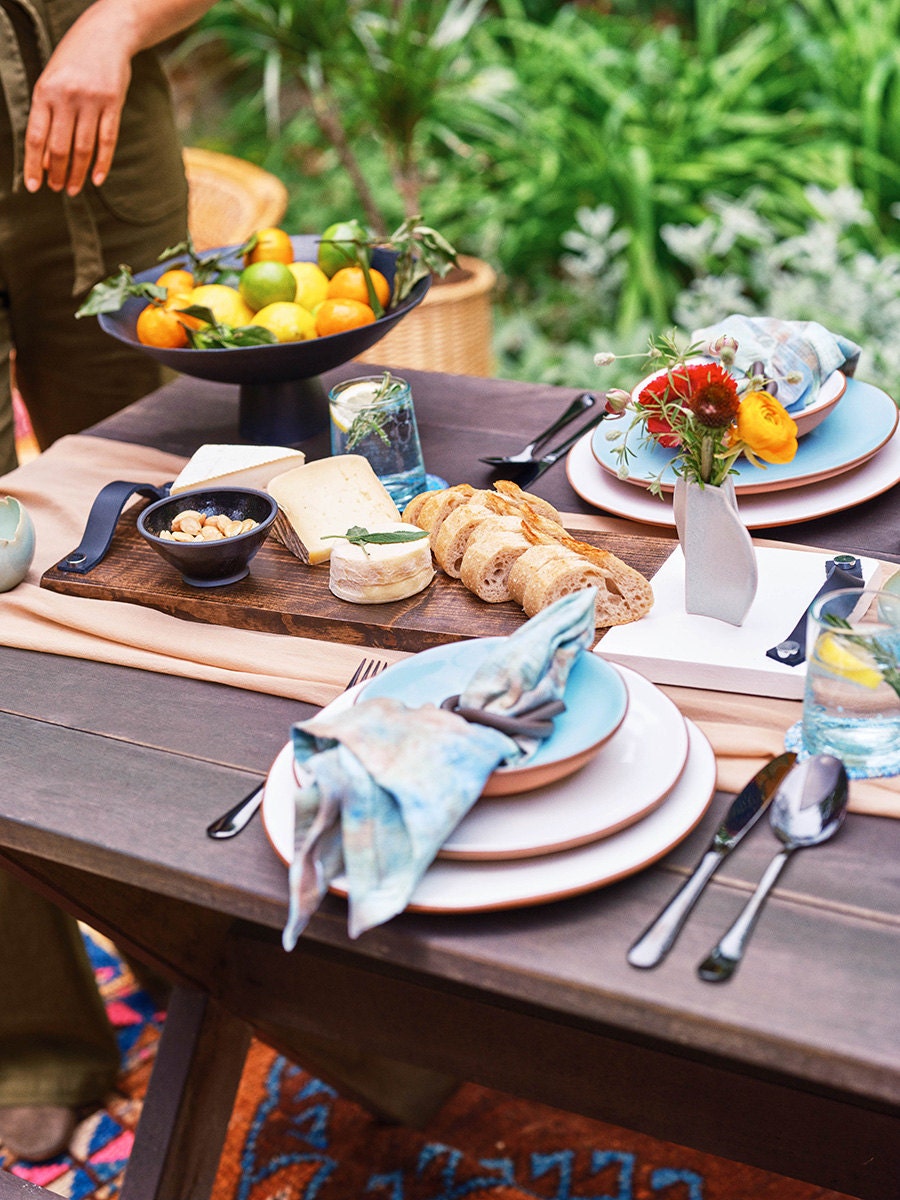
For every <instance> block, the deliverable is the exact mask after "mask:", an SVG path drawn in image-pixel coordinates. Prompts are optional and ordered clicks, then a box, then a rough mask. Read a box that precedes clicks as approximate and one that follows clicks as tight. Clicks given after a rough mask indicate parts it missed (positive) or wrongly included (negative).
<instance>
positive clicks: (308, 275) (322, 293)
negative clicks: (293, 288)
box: [288, 262, 328, 312]
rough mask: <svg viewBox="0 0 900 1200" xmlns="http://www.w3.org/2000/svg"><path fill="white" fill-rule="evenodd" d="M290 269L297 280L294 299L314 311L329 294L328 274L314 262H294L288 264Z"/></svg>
mask: <svg viewBox="0 0 900 1200" xmlns="http://www.w3.org/2000/svg"><path fill="white" fill-rule="evenodd" d="M288 270H289V271H290V273H291V274H292V275H293V277H294V279H295V280H296V281H297V294H296V295H295V296H294V300H295V301H296V302H297V303H298V304H302V305H303V307H304V308H308V309H309V311H310V312H312V310H313V309H314V308H315V307H316V305H317V304H321V303H322V301H323V300H324V299H325V297H326V295H327V294H328V276H327V275H326V274H325V272H324V271H323V270H322V268H321V267H320V266H319V265H318V263H314V262H292V263H289V264H288Z"/></svg>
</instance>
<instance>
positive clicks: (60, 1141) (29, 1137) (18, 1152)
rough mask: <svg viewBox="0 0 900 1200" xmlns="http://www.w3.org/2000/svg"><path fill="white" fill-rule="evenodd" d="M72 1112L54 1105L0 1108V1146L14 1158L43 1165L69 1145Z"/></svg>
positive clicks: (72, 1121)
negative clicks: (1, 1144) (0, 1143)
mask: <svg viewBox="0 0 900 1200" xmlns="http://www.w3.org/2000/svg"><path fill="white" fill-rule="evenodd" d="M75 1125H76V1116H75V1110H74V1109H72V1108H64V1107H63V1106H62V1105H58V1104H23V1105H20V1106H18V1107H9V1108H0V1142H2V1143H3V1145H4V1146H5V1147H6V1149H7V1150H8V1151H9V1152H10V1154H14V1155H15V1156H16V1158H24V1159H26V1160H27V1161H28V1162H44V1161H45V1160H46V1159H48V1158H56V1157H57V1155H59V1154H62V1153H63V1151H64V1150H65V1149H66V1148H67V1147H68V1145H69V1139H70V1138H71V1136H72V1133H73V1132H74V1129H75Z"/></svg>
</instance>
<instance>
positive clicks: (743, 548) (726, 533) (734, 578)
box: [673, 479, 759, 625]
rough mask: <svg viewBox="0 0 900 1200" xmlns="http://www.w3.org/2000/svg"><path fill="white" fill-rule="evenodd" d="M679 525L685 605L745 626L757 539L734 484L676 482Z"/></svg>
mask: <svg viewBox="0 0 900 1200" xmlns="http://www.w3.org/2000/svg"><path fill="white" fill-rule="evenodd" d="M673 507H674V515H675V527H676V529H677V530H678V540H679V542H680V543H681V549H682V551H683V553H684V607H685V610H686V611H687V612H689V613H694V614H697V615H699V616H704V617H715V618H716V619H717V620H719V621H727V622H728V624H729V625H742V624H743V622H744V618H745V617H746V615H747V613H748V612H749V611H750V606H751V604H752V603H753V599H754V597H755V596H756V588H757V584H758V581H759V577H758V572H757V566H756V552H755V550H754V549H753V541H752V539H751V537H750V534H749V532H748V530H747V528H746V526H745V525H744V522H743V521H742V520H741V516H740V513H739V512H738V506H737V498H736V496H735V494H734V482H733V480H731V479H726V480H725V482H724V483H723V484H721V485H720V486H719V487H711V486H709V485H707V486H706V487H702V486H701V485H700V484H699V483H693V482H692V481H689V480H685V479H678V480H677V481H676V483H675V496H674V500H673Z"/></svg>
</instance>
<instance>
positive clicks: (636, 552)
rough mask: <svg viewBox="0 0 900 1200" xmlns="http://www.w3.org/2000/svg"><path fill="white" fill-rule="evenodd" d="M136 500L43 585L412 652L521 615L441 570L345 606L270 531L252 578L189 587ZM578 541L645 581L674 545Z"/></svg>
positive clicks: (487, 631) (497, 628)
mask: <svg viewBox="0 0 900 1200" xmlns="http://www.w3.org/2000/svg"><path fill="white" fill-rule="evenodd" d="M143 507H145V505H143V504H135V505H133V506H132V507H130V508H129V509H128V510H127V511H126V512H125V513H124V514H123V515H122V517H121V518H120V520H119V524H118V526H117V528H116V533H115V536H114V537H113V540H112V544H111V545H110V548H109V552H108V553H107V555H106V557H105V558H104V559H103V561H102V562H101V563H99V564H98V565H97V566H96V567H94V569H93V570H92V571H91V572H89V574H87V575H71V574H68V573H67V572H65V571H59V570H57V569H56V567H51V568H50V570H48V571H46V572H45V573H44V575H43V576H42V578H41V586H42V587H45V588H49V589H50V590H51V591H54V592H63V593H65V594H67V595H72V596H88V597H90V598H91V599H93V600H120V601H126V602H128V603H131V604H140V605H145V606H147V607H149V608H157V609H160V610H161V611H162V612H167V613H170V614H171V615H172V616H175V617H181V618H183V619H185V620H189V621H203V622H207V623H208V624H213V625H230V626H232V627H233V628H237V629H255V630H259V631H262V632H264V633H285V634H292V635H294V636H297V637H315V638H324V639H327V640H330V641H335V642H348V643H351V644H355V645H362V646H371V647H380V648H384V649H390V650H408V651H418V650H427V649H428V648H429V647H431V646H442V645H445V644H447V643H449V642H458V641H462V640H463V639H465V638H470V637H502V636H506V635H508V634H510V633H513V632H514V631H515V630H516V629H517V628H518V627H519V626H520V625H521V624H522V623H523V622H524V621H525V619H526V618H525V614H524V613H523V612H522V609H521V608H519V606H518V605H517V604H514V603H512V602H511V601H510V602H508V603H506V604H486V603H485V602H484V601H483V600H479V599H478V597H477V596H474V595H473V594H472V593H471V592H469V591H468V590H467V589H466V588H465V587H463V585H462V584H461V583H460V582H459V580H458V579H451V578H449V576H447V575H444V574H443V573H441V572H438V574H437V575H436V576H435V579H434V581H433V582H432V583H431V585H430V586H429V587H427V588H426V589H425V591H424V592H419V594H418V595H416V596H411V597H410V598H409V599H407V600H399V601H396V602H395V603H392V604H349V603H347V602H346V601H344V600H339V599H338V598H337V597H336V596H334V595H332V593H331V592H330V591H329V589H328V566H327V564H326V565H324V566H320V567H307V566H304V565H303V563H301V562H300V561H299V560H298V559H296V558H295V557H294V556H293V555H292V554H291V553H290V552H289V551H288V550H286V549H285V548H284V547H283V546H282V545H281V544H280V543H279V542H276V541H275V540H274V538H272V537H269V538H268V539H267V541H266V542H264V543H263V545H262V547H261V549H260V550H259V552H258V553H257V555H256V557H255V558H254V559H253V561H252V563H251V564H250V574H249V575H248V576H247V578H246V579H242V580H241V581H240V582H239V583H233V584H230V585H229V586H227V587H221V588H207V589H201V588H193V587H189V586H188V585H187V584H185V583H183V582H182V580H181V576H180V575H179V574H178V573H177V572H176V571H175V570H174V569H173V568H172V567H170V566H169V565H168V564H167V563H165V562H164V561H163V560H162V559H161V558H160V557H159V556H158V555H157V554H156V552H155V551H154V550H152V549H151V548H150V546H149V545H148V544H147V543H146V542H145V541H144V539H143V538H142V537H141V535H140V534H139V533H138V531H137V517H138V514H139V513H140V512H141V509H142V508H143ZM577 537H579V538H580V539H582V540H583V541H586V542H590V543H591V544H592V545H595V546H602V547H603V548H604V549H607V550H611V551H612V553H613V554H616V555H618V557H619V558H621V559H623V560H624V561H625V562H627V563H628V564H629V566H632V567H635V568H637V570H639V571H641V572H642V573H643V574H644V575H646V576H647V577H648V578H651V577H652V576H653V575H654V574H655V572H656V571H657V570H658V569H659V568H660V567H661V566H662V564H663V563H664V562H665V561H666V559H667V558H668V557H669V555H670V554H671V553H672V549H673V546H674V545H675V544H676V543H674V542H673V541H671V540H668V539H666V538H653V537H638V536H630V535H625V534H611V533H596V532H593V531H590V532H588V531H583V530H582V531H578V532H577Z"/></svg>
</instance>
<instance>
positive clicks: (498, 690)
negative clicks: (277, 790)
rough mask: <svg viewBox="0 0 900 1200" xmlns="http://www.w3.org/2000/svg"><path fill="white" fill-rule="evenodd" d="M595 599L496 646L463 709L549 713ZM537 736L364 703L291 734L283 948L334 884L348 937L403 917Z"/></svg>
mask: <svg viewBox="0 0 900 1200" xmlns="http://www.w3.org/2000/svg"><path fill="white" fill-rule="evenodd" d="M595 599H596V589H595V588H585V589H584V590H582V591H580V592H576V593H574V594H573V595H570V596H565V597H563V598H562V599H561V600H558V601H556V603H555V604H552V605H550V607H549V608H546V609H544V610H543V611H542V612H540V613H538V614H537V616H535V617H532V618H531V620H530V621H527V622H526V623H525V624H524V625H522V626H521V627H520V628H519V629H517V630H516V632H515V633H514V634H512V635H511V636H510V637H507V638H499V639H497V642H496V644H495V645H494V646H493V647H492V648H491V649H490V650H489V651H488V653H487V654H486V655H485V657H484V659H483V660H482V662H481V664H480V665H479V667H478V668H477V670H475V672H474V673H473V675H472V678H471V679H470V680H469V682H468V684H467V685H466V686H465V687H464V689H463V691H462V693H461V705H462V707H463V708H464V709H473V710H474V709H481V710H483V711H485V712H489V713H492V714H496V715H499V716H500V717H502V718H504V721H505V719H506V718H518V717H521V716H527V714H528V713H532V712H539V713H546V712H547V711H549V709H548V706H549V707H550V708H554V707H556V702H558V701H560V700H561V699H562V694H563V692H564V690H565V687H566V682H567V679H568V675H569V672H570V670H571V667H572V666H573V664H574V662H575V660H576V658H577V656H578V654H579V653H581V652H582V651H584V650H588V649H589V648H590V645H591V643H592V641H593V637H594V602H595ZM504 721H501V724H503V723H504ZM531 725H532V726H535V725H536V726H541V722H540V721H537V722H531ZM544 725H545V728H544V729H540V728H539V729H538V732H541V733H543V735H544V736H548V735H549V734H550V733H551V732H552V728H553V726H552V721H551V720H547V721H546V722H544ZM534 732H535V731H534V729H533V728H532V729H526V730H525V731H524V734H523V733H521V732H520V733H517V734H516V736H515V737H513V736H510V735H508V734H507V733H505V732H503V730H502V729H496V728H492V727H490V726H489V725H487V724H483V723H480V722H479V723H472V722H471V721H467V720H465V719H464V718H463V717H462V716H460V715H459V714H458V713H456V712H451V711H448V710H447V709H444V708H441V707H439V706H438V705H436V704H426V705H423V706H422V707H421V708H417V709H412V708H409V707H407V706H406V705H405V704H403V703H402V702H401V701H400V700H397V699H394V698H391V697H376V698H373V699H371V700H366V699H365V698H363V699H362V700H361V701H360V702H359V703H358V704H356V705H354V706H353V707H352V708H350V709H349V710H346V711H343V712H329V711H328V710H324V711H323V712H321V713H319V714H318V715H317V716H315V717H313V718H312V719H311V720H309V721H304V722H302V723H300V724H298V725H295V726H294V727H293V730H292V739H293V743H294V759H295V774H296V777H297V781H298V786H297V789H296V792H295V797H294V801H295V825H294V857H293V861H292V863H291V868H290V874H289V890H290V908H289V912H288V920H287V924H286V925H285V929H284V932H283V935H282V943H283V945H284V947H285V949H287V950H291V949H293V947H294V946H295V945H296V943H297V939H298V937H299V936H300V934H301V933H302V931H303V929H304V928H305V927H306V924H307V923H308V921H309V919H310V917H311V916H312V914H313V913H314V912H315V910H316V908H317V907H318V905H319V903H320V902H321V900H322V897H323V896H324V895H325V893H326V892H327V890H328V887H329V885H330V883H331V882H332V881H333V880H334V879H335V878H336V877H337V876H338V875H340V874H341V873H344V874H345V876H346V880H347V894H348V899H349V906H350V912H349V933H350V936H351V937H357V936H358V935H359V934H360V933H363V932H364V931H365V930H367V929H370V928H372V927H373V926H375V925H379V924H382V923H383V922H384V921H387V920H390V918H391V917H393V916H395V915H396V914H397V913H398V912H402V910H403V909H404V908H405V907H406V906H407V904H408V902H409V898H410V896H411V895H412V893H413V891H414V890H415V888H416V886H417V884H418V883H419V881H420V879H421V878H422V876H423V875H424V874H425V872H426V871H427V869H428V867H429V866H430V865H431V863H432V861H433V860H434V858H435V856H436V855H437V853H438V851H439V850H440V848H441V846H442V845H443V844H444V842H445V841H446V839H447V837H448V835H449V834H450V833H451V832H452V830H453V829H454V828H455V827H456V826H457V825H458V824H459V822H460V821H461V820H462V818H463V817H464V816H465V815H466V813H467V812H468V811H469V809H470V808H471V807H472V805H473V804H474V803H475V801H476V800H477V799H478V797H479V796H480V795H481V793H482V791H483V790H484V785H485V783H486V782H487V779H488V777H489V776H490V774H491V772H492V771H493V770H494V769H495V768H496V767H498V766H500V765H501V764H504V763H512V764H515V765H519V764H520V763H522V762H523V761H525V760H527V758H528V757H529V756H530V755H531V753H532V752H533V750H534V749H535V748H536V747H537V746H538V745H539V744H540V740H539V739H538V740H536V739H535V738H534V736H533V734H534Z"/></svg>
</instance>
